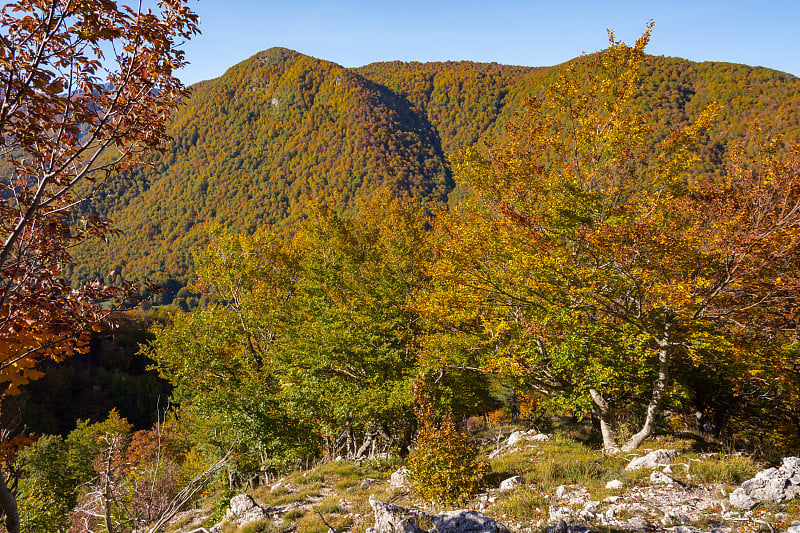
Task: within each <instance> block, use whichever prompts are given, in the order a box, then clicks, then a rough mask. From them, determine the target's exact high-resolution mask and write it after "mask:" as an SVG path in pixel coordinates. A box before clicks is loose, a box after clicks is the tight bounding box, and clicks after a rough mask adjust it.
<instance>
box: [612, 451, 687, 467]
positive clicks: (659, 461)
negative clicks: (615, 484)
mask: <svg viewBox="0 0 800 533" xmlns="http://www.w3.org/2000/svg"><path fill="white" fill-rule="evenodd" d="M678 455H679V453H678V450H655V451H653V452H650V453H648V454H647V455H645V456H644V457H637V458H636V459H634V460H633V461H631V462H630V463H628V466H626V467H625V470H628V471H631V470H639V469H640V468H648V469H650V470H655V469H656V468H658V467H659V466H660V465H663V464H669V463H671V462H672V461H673V460H675V458H676V457H677V456H678Z"/></svg>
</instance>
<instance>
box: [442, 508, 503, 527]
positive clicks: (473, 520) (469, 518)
mask: <svg viewBox="0 0 800 533" xmlns="http://www.w3.org/2000/svg"><path fill="white" fill-rule="evenodd" d="M432 522H433V530H432V531H435V532H436V533H510V532H509V530H508V528H507V527H506V526H504V525H503V524H501V523H500V522H498V521H497V520H495V519H494V518H489V517H488V516H486V515H485V514H483V513H479V512H477V511H468V510H460V511H449V512H447V513H442V514H440V515H438V516H434V517H433V520H432Z"/></svg>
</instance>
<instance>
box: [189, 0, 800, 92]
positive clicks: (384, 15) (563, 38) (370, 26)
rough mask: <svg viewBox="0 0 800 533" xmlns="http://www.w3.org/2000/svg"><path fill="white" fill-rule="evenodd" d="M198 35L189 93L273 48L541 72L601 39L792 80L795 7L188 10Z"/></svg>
mask: <svg viewBox="0 0 800 533" xmlns="http://www.w3.org/2000/svg"><path fill="white" fill-rule="evenodd" d="M190 5H191V6H192V8H193V9H194V10H195V11H196V12H197V13H198V14H199V15H200V18H201V22H200V24H201V31H202V32H203V33H202V34H201V35H198V36H197V37H196V38H195V39H193V40H192V41H191V42H189V43H187V44H186V45H185V46H184V49H185V50H186V52H187V59H188V60H189V61H190V62H191V65H190V66H188V67H187V68H186V69H185V70H184V71H183V72H182V73H181V78H182V79H183V81H184V82H185V83H194V82H196V81H200V80H204V79H209V78H215V77H217V76H220V75H221V74H222V73H223V72H224V71H225V70H226V69H227V68H228V67H230V66H232V65H234V64H236V63H238V62H239V61H242V60H243V59H246V58H248V57H250V56H251V55H253V54H254V53H256V52H258V51H261V50H264V49H267V48H270V47H272V46H283V47H286V48H291V49H293V50H296V51H298V52H301V53H304V54H308V55H311V56H314V57H318V58H320V59H326V60H329V61H334V62H336V63H339V64H341V65H343V66H345V67H356V66H361V65H365V64H367V63H371V62H374V61H389V60H395V59H397V60H401V61H445V60H462V59H463V60H472V61H495V62H497V63H505V64H514V65H528V66H545V65H554V64H557V63H560V62H562V61H565V60H567V59H570V58H572V57H575V56H577V55H579V54H580V53H581V52H582V51H586V52H594V51H597V50H600V49H602V48H604V47H605V45H606V43H607V37H606V28H611V29H614V30H615V31H616V33H617V36H618V38H620V39H622V40H623V41H625V42H633V41H634V40H636V38H637V37H638V36H639V35H641V33H642V31H643V30H644V28H645V24H646V21H647V20H648V19H650V18H652V19H654V20H655V23H656V26H655V30H654V32H653V38H652V40H651V42H650V46H649V48H648V52H649V53H651V54H655V55H666V56H678V57H684V58H688V59H691V60H695V61H730V62H734V63H745V64H748V65H759V66H764V67H769V68H773V69H777V70H782V71H784V72H789V73H791V74H794V75H795V76H800V0H762V1H740V0H727V1H723V0H714V1H703V0H696V1H690V0H674V1H657V2H656V1H644V0H639V1H633V0H553V1H549V2H542V1H534V0H530V1H517V0H514V1H504V0H496V1H494V2H492V1H491V0H482V1H473V0H457V1H456V0H441V1H439V0H427V1H420V0H393V1H388V2H387V1H383V0H374V1H367V0H364V1H361V0H351V1H338V2H336V1H324V0H281V1H259V0H191V2H190Z"/></svg>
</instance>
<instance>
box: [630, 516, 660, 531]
mask: <svg viewBox="0 0 800 533" xmlns="http://www.w3.org/2000/svg"><path fill="white" fill-rule="evenodd" d="M628 529H630V530H633V531H642V532H647V531H653V530H655V528H654V527H653V524H651V523H650V521H649V520H647V518H644V517H641V516H634V517H633V518H631V519H630V520H628Z"/></svg>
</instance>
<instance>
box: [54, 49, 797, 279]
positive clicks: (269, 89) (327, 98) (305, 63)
mask: <svg viewBox="0 0 800 533" xmlns="http://www.w3.org/2000/svg"><path fill="white" fill-rule="evenodd" d="M564 67H565V65H558V66H555V67H548V68H534V67H519V66H507V65H498V64H494V63H473V62H463V61H462V62H441V63H403V62H398V61H393V62H384V63H373V64H370V65H366V66H364V67H360V68H356V69H348V68H343V67H341V66H339V65H337V64H335V63H331V62H329V61H324V60H320V59H316V58H313V57H309V56H306V55H303V54H300V53H297V52H294V51H291V50H287V49H285V48H272V49H269V50H266V51H264V52H260V53H258V54H256V55H254V56H253V57H251V58H249V59H247V60H245V61H243V62H241V63H239V64H237V65H235V66H233V67H231V68H230V69H229V70H228V71H227V72H226V73H225V74H224V75H223V76H221V77H220V78H217V79H215V80H210V81H207V82H202V83H200V84H198V85H196V86H195V87H194V93H193V95H192V96H191V97H190V98H189V99H188V100H187V102H186V105H185V106H183V108H182V109H180V110H179V111H178V112H177V113H176V114H175V116H174V118H173V120H172V124H171V126H170V130H169V131H170V134H171V135H172V137H173V138H174V142H173V143H172V144H171V145H170V146H169V147H168V149H167V151H166V152H165V153H163V154H161V155H159V156H157V157H155V158H154V159H153V160H152V161H151V165H150V166H149V167H146V168H142V169H140V170H137V171H135V172H133V173H131V174H128V175H124V176H114V177H113V178H112V179H110V181H109V182H108V183H107V184H106V185H105V187H104V189H103V190H102V191H101V193H100V194H99V195H98V198H97V199H96V201H95V202H94V203H93V204H92V206H91V208H90V209H91V210H93V211H96V212H98V213H104V214H105V215H106V216H108V217H110V218H111V219H112V220H114V222H115V224H116V227H117V228H118V229H119V230H121V231H122V232H123V235H122V236H119V237H117V238H113V239H112V240H111V241H110V242H109V243H108V244H104V243H94V244H92V245H90V246H86V247H84V248H82V249H80V250H78V251H76V253H75V258H76V262H75V264H74V265H73V266H72V269H71V271H70V272H69V274H70V275H71V276H72V278H73V279H74V280H85V279H94V278H101V279H102V278H104V277H105V276H106V273H108V272H109V271H112V270H113V271H114V272H115V274H116V275H117V276H119V275H120V274H122V275H124V276H125V277H127V278H128V279H131V278H144V277H149V278H151V279H153V280H155V281H158V282H161V283H169V284H170V285H171V286H172V287H179V286H181V285H183V284H185V283H186V281H187V280H188V279H189V277H190V272H191V265H192V259H191V253H192V249H195V248H197V247H201V246H202V245H203V244H204V243H205V242H207V241H206V233H205V230H204V226H203V225H204V224H205V223H208V222H213V223H216V224H219V225H221V226H222V227H225V228H231V229H235V230H236V231H242V232H252V231H254V230H255V229H256V228H259V227H264V226H270V227H274V228H275V229H276V231H278V233H282V234H286V235H288V234H291V233H292V231H293V230H292V228H293V226H294V224H295V223H296V222H297V221H299V220H301V219H302V218H303V216H304V212H305V211H306V210H307V209H308V208H309V206H310V205H312V204H314V203H315V202H333V204H334V205H335V206H336V207H337V209H338V210H340V211H342V212H345V213H347V212H349V210H352V208H353V207H352V206H353V202H354V200H355V199H357V198H359V197H365V196H368V195H370V194H371V193H373V192H374V191H376V190H378V189H382V188H386V189H389V190H390V191H393V192H394V193H396V194H399V195H401V196H409V197H414V198H418V199H419V201H421V202H423V203H425V204H429V205H431V206H442V205H445V204H447V203H448V202H450V203H452V202H454V201H458V199H460V198H462V197H463V196H464V195H465V194H467V193H466V192H465V191H462V190H455V191H454V181H453V178H452V176H453V166H454V163H455V162H457V161H458V159H459V154H460V152H461V150H463V149H464V148H467V147H469V146H473V145H475V144H476V143H479V142H481V141H485V142H487V143H489V144H491V143H496V142H502V140H503V139H504V138H505V137H506V127H507V125H508V124H509V123H511V122H512V121H513V120H514V118H515V117H516V116H517V115H518V114H519V113H520V112H521V111H522V109H523V106H524V99H525V98H526V97H528V96H531V95H533V96H535V95H538V94H542V93H543V92H544V90H545V89H546V87H547V86H549V84H551V83H552V82H553V81H554V80H555V77H556V75H557V73H558V72H559V70H560V69H563V68H564ZM711 101H716V102H718V103H719V104H721V106H722V111H721V113H720V115H719V117H718V122H717V127H716V128H715V129H714V130H713V131H711V132H710V134H709V136H708V138H707V139H706V140H705V142H704V147H703V150H702V152H703V154H702V155H703V158H704V164H703V165H701V167H700V168H702V169H703V171H705V172H710V173H721V165H722V161H723V159H724V156H725V154H726V153H727V151H728V150H729V149H730V146H731V143H733V142H736V141H739V140H745V141H747V140H748V139H755V138H756V137H757V136H759V135H762V134H763V133H764V132H769V133H772V134H785V135H788V136H792V137H795V138H796V137H797V136H798V134H800V79H798V78H796V77H794V76H791V75H789V74H785V73H781V72H777V71H773V70H769V69H764V68H759V67H749V66H745V65H736V64H729V63H713V62H709V63H695V62H691V61H687V60H683V59H678V58H668V57H654V56H651V57H649V58H648V60H647V62H646V68H645V70H644V72H642V79H641V90H640V92H639V94H638V95H637V97H636V104H635V105H636V106H639V108H640V109H641V110H643V111H645V113H646V114H647V115H648V116H650V117H651V118H652V121H653V126H654V138H653V139H652V142H653V143H659V142H661V141H662V140H663V139H664V138H665V137H666V136H667V135H668V134H669V132H670V131H672V130H673V129H674V128H676V127H679V126H681V125H684V124H686V123H688V122H689V121H690V120H692V119H694V118H695V117H696V116H697V115H698V114H699V113H700V112H701V111H702V110H703V109H704V108H705V107H706V106H707V105H708V104H709V103H710V102H711ZM170 280H171V281H170Z"/></svg>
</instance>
